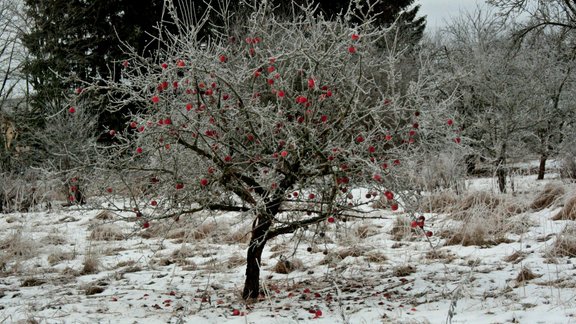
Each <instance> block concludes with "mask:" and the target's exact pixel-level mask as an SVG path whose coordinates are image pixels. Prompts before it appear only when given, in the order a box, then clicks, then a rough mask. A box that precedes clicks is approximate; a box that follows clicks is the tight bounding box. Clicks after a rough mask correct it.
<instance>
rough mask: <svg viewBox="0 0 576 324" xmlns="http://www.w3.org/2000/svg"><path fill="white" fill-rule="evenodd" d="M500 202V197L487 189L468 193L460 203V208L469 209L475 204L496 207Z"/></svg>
mask: <svg viewBox="0 0 576 324" xmlns="http://www.w3.org/2000/svg"><path fill="white" fill-rule="evenodd" d="M499 204H500V198H498V197H496V196H494V195H493V194H491V193H489V192H485V191H479V192H473V193H470V194H468V195H467V196H466V197H464V199H463V200H462V201H461V202H460V204H459V205H458V209H460V210H468V209H470V208H472V207H474V206H478V205H483V206H486V207H488V208H490V209H494V208H495V207H496V206H498V205H499Z"/></svg>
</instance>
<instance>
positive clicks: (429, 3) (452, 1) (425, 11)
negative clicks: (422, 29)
mask: <svg viewBox="0 0 576 324" xmlns="http://www.w3.org/2000/svg"><path fill="white" fill-rule="evenodd" d="M415 4H419V5H420V12H419V13H420V15H421V16H423V15H427V16H428V19H427V20H426V21H427V28H426V29H427V30H428V31H432V30H433V29H437V28H441V27H443V26H445V25H446V23H445V20H446V21H450V18H451V17H456V16H458V15H459V14H460V12H461V11H463V10H464V11H470V12H473V11H474V10H475V9H476V7H477V6H480V7H482V8H483V7H487V5H486V4H485V1H484V0H417V1H415Z"/></svg>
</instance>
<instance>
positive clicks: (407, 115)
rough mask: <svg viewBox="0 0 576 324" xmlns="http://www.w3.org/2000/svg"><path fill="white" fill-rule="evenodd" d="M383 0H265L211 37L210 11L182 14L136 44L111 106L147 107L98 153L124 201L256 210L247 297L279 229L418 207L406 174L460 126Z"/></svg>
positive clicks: (142, 207)
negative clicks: (384, 20)
mask: <svg viewBox="0 0 576 324" xmlns="http://www.w3.org/2000/svg"><path fill="white" fill-rule="evenodd" d="M354 3H355V2H354ZM375 3H376V1H367V2H363V6H362V7H360V8H359V9H360V11H358V10H356V11H355V12H356V13H357V14H358V15H359V16H360V17H358V18H361V21H362V23H360V24H357V25H354V26H350V25H349V24H348V23H347V21H348V19H347V18H349V17H348V15H349V14H346V13H345V14H343V15H342V16H341V17H338V19H336V20H334V21H327V20H325V19H324V18H322V17H321V16H319V17H318V16H315V15H314V8H313V7H312V6H304V7H297V8H298V10H297V11H296V12H295V13H294V15H293V16H291V17H290V18H285V17H283V18H276V17H275V16H274V15H273V14H270V12H271V11H270V8H267V6H266V2H264V3H263V4H260V5H254V6H251V5H250V4H246V6H247V7H249V8H250V11H251V14H250V15H249V19H248V20H246V21H244V22H243V23H242V24H239V23H236V24H231V25H230V26H236V28H235V29H233V30H220V32H219V33H214V34H215V35H216V36H214V37H213V38H210V39H209V40H207V41H206V40H200V38H199V37H197V33H198V31H199V30H200V29H201V28H202V24H203V23H204V22H205V20H202V19H200V21H198V22H196V23H195V24H186V23H184V22H183V21H181V20H178V19H174V20H175V21H177V22H178V24H177V27H178V28H176V30H177V32H176V33H170V32H164V33H163V34H162V36H161V37H160V38H161V41H162V42H163V43H164V45H165V46H163V48H164V49H162V50H161V52H160V53H159V56H158V59H157V60H151V59H148V58H144V57H142V56H140V55H139V54H138V53H136V52H133V51H127V53H126V60H125V61H122V62H121V63H122V66H123V70H122V78H121V80H120V81H117V82H114V81H109V82H107V83H106V85H105V86H106V87H107V88H108V89H109V90H110V92H109V93H111V94H112V96H111V97H112V100H114V105H113V106H111V107H110V109H120V108H121V107H122V106H123V105H126V104H135V105H138V106H140V107H141V109H140V111H141V112H140V113H137V114H134V115H131V116H130V120H131V121H130V122H129V123H128V124H127V125H126V128H125V129H121V130H119V129H110V130H109V133H110V134H111V135H113V136H114V137H115V143H114V144H113V145H110V146H106V147H102V148H101V150H102V151H103V152H102V153H103V155H102V156H103V160H102V162H101V165H100V166H99V167H101V168H102V169H101V170H104V171H102V174H104V173H106V172H108V173H109V174H113V175H114V178H115V179H120V180H121V181H118V183H121V184H123V185H125V186H126V188H127V190H124V192H130V193H131V199H130V204H129V206H128V207H125V206H122V207H120V206H119V208H128V209H130V210H133V211H134V212H136V214H137V216H139V217H141V220H142V222H141V224H142V225H143V226H144V227H149V226H153V222H152V221H153V220H154V218H160V217H165V218H167V217H174V218H176V219H181V218H182V217H186V216H188V215H193V214H194V213H197V212H200V211H215V212H218V211H238V212H243V213H244V214H250V215H252V217H253V223H252V230H251V239H250V244H249V247H248V251H247V267H246V281H245V285H244V290H243V293H242V296H243V298H244V299H252V298H255V297H258V296H259V274H260V264H261V256H262V251H263V249H264V247H265V244H266V242H268V241H269V240H271V239H273V238H275V237H277V236H278V235H283V234H289V233H294V232H295V231H298V230H300V229H303V228H306V227H308V226H311V225H315V224H319V223H333V222H338V221H340V220H341V219H342V218H344V217H357V218H362V217H375V215H374V214H370V213H367V211H366V210H367V209H366V208H367V206H369V205H370V204H372V203H374V202H376V201H378V202H379V203H380V205H381V206H382V207H384V208H386V209H388V210H389V211H398V212H400V211H402V210H404V211H405V212H408V213H409V212H413V211H414V209H413V208H414V207H412V204H411V202H412V201H413V200H412V198H413V195H414V192H415V191H416V190H415V189H416V188H413V187H412V184H411V183H409V182H408V181H407V179H409V176H410V175H413V174H414V173H417V172H418V165H420V164H422V163H425V161H424V159H423V158H422V157H423V156H424V154H425V153H427V154H429V153H430V152H435V151H436V150H440V149H442V148H445V147H446V146H450V145H454V146H456V145H459V142H460V139H459V137H458V135H457V134H455V133H454V130H455V129H456V125H455V124H454V125H453V124H452V120H451V119H450V122H447V121H448V120H449V118H450V116H449V115H448V113H447V110H448V109H449V108H450V104H451V101H450V100H442V101H441V100H438V99H437V98H439V95H438V93H437V92H438V90H437V89H438V82H441V80H438V79H437V78H436V77H435V74H434V73H433V72H432V71H431V69H429V68H428V67H427V66H428V65H427V64H425V63H426V61H427V59H426V57H425V56H424V55H420V56H418V55H415V56H414V57H418V58H419V59H416V60H414V62H415V64H419V65H421V68H420V74H419V75H417V76H416V77H415V78H413V79H411V80H406V79H405V78H406V77H405V76H404V75H402V74H401V73H399V71H401V69H400V68H399V66H398V62H400V61H401V59H402V57H403V55H405V53H404V52H403V49H402V48H396V47H395V46H394V42H395V38H396V35H395V34H394V33H392V32H390V30H391V29H387V28H383V27H378V26H375V24H373V21H374V20H373V17H374V16H373V15H374V14H375V12H373V11H372V10H371V9H373V7H372V6H373V5H374V4H375ZM168 9H170V6H169V7H168ZM362 13H365V14H362ZM211 14H218V13H214V12H212V13H211ZM222 17H225V18H227V19H229V18H231V16H230V15H227V14H226V13H225V12H224V13H222ZM173 30H174V29H173ZM400 84H402V85H405V86H400ZM95 87H96V86H95ZM85 90H86V91H91V90H92V89H91V88H90V87H88V88H86V89H85ZM119 98H120V99H119ZM104 157H105V158H104ZM408 162H410V163H408ZM143 183H144V184H143ZM142 187H144V188H143V189H142V190H138V189H137V188H142ZM360 188H361V189H360ZM113 190H114V192H121V189H118V190H117V189H114V188H107V191H109V192H112V191H113ZM360 193H361V194H360ZM151 196H156V197H169V198H170V199H169V202H166V200H164V202H163V203H162V204H158V203H157V201H154V202H151V201H150V198H149V197H151ZM150 208H165V209H166V210H167V212H166V213H165V214H163V215H162V216H151V215H149V214H147V212H146V210H149V209H150ZM382 213H383V212H379V213H376V217H381V216H382ZM155 215H157V214H155Z"/></svg>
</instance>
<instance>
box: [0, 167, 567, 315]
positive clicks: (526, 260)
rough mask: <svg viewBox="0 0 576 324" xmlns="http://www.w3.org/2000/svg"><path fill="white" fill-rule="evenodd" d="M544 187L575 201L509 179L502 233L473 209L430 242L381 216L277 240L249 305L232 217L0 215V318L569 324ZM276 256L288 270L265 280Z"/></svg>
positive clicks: (480, 184)
mask: <svg viewBox="0 0 576 324" xmlns="http://www.w3.org/2000/svg"><path fill="white" fill-rule="evenodd" d="M548 182H554V183H556V184H559V185H562V186H563V187H564V188H565V189H566V192H567V194H566V197H568V196H569V195H571V194H572V195H573V194H574V189H575V187H574V185H573V184H562V183H561V181H560V180H558V179H553V177H552V179H551V180H547V181H539V182H536V181H534V176H530V177H526V178H522V177H518V178H517V179H516V182H515V190H516V191H517V192H516V193H513V194H512V193H511V194H508V195H507V196H506V197H502V196H500V198H502V199H504V198H506V199H510V200H513V201H514V202H515V203H516V204H520V205H522V206H523V207H525V208H523V210H524V211H523V212H520V213H513V214H511V215H508V216H506V217H505V219H500V220H497V222H501V223H498V224H500V225H498V226H501V228H500V229H505V231H504V235H502V233H503V232H499V233H498V234H494V233H495V231H494V230H493V229H491V228H490V226H493V225H494V224H492V223H493V222H494V217H491V215H488V214H485V215H484V214H482V213H481V212H478V210H479V209H476V213H475V214H473V219H472V218H470V217H468V218H466V220H465V221H462V219H459V220H458V219H455V218H454V217H453V216H450V214H451V213H445V214H426V217H427V218H428V219H427V221H426V228H425V229H426V231H428V230H429V231H432V232H433V233H434V235H433V236H431V237H430V238H427V237H426V236H425V235H424V232H423V231H420V230H412V229H410V228H408V230H407V235H404V236H403V237H402V238H401V239H398V237H396V239H395V238H394V236H395V235H393V234H394V233H393V228H394V227H395V224H396V225H398V224H399V222H398V221H396V219H397V218H400V217H403V215H402V213H399V212H396V213H392V212H387V211H382V216H383V217H382V219H375V220H370V221H367V220H364V221H360V220H357V221H348V222H345V223H343V222H337V223H334V224H328V223H327V224H322V228H321V229H319V230H318V231H316V233H317V234H316V235H314V233H315V232H314V231H306V232H304V233H302V232H299V233H297V234H295V235H288V236H284V237H280V238H277V239H275V240H274V241H272V242H269V243H268V244H267V248H266V250H265V254H264V256H263V265H262V267H263V273H262V274H261V279H262V283H263V286H264V287H265V288H266V290H267V291H268V293H267V294H266V295H265V296H263V298H262V299H261V300H260V301H259V302H257V303H254V304H251V305H246V304H245V303H244V302H243V301H242V300H241V298H240V292H241V288H242V285H243V283H244V266H245V265H244V262H243V259H244V256H245V253H246V247H247V235H248V234H247V232H248V229H249V224H250V220H249V219H243V217H242V216H241V215H238V214H235V213H227V214H223V215H218V216H208V215H206V216H205V217H201V216H196V218H191V219H180V220H179V221H178V222H177V223H176V222H175V221H173V220H166V221H163V222H158V221H154V222H152V223H151V226H150V228H148V229H142V228H141V226H140V224H139V223H138V220H136V219H134V218H132V215H128V214H126V215H119V214H111V213H108V214H106V213H101V211H98V210H81V209H77V208H76V207H72V208H70V209H64V208H63V209H61V210H52V211H45V212H34V213H21V214H5V215H1V216H0V245H1V246H0V247H1V249H2V251H1V258H0V323H15V322H22V323H28V322H30V323H302V322H311V323H343V322H349V323H446V322H449V321H450V320H451V322H452V323H576V289H574V288H576V266H575V265H574V264H573V258H570V257H565V256H560V255H556V254H554V253H553V252H554V251H553V250H554V244H555V242H556V240H557V239H558V238H559V237H560V235H559V233H560V232H561V231H562V230H563V229H564V228H565V227H566V226H567V225H570V223H573V221H553V220H551V216H552V215H554V214H555V213H557V212H558V211H559V210H560V208H561V205H562V201H563V199H565V198H562V199H558V200H557V201H556V203H554V204H553V205H552V206H550V207H548V208H545V209H543V210H540V211H534V210H530V209H527V206H529V205H530V203H531V202H532V200H533V199H534V197H535V196H536V194H537V193H538V192H539V191H540V190H542V188H543V186H544V185H545V184H546V183H548ZM494 185H495V184H494V182H493V180H492V179H476V180H474V181H472V182H470V183H469V184H468V188H469V191H471V192H473V191H477V190H487V191H490V192H492V191H493V188H494V187H493V186H494ZM454 204H455V206H457V204H456V203H454ZM484 218H485V219H484ZM200 223H202V225H200ZM488 223H491V224H488ZM478 224H480V225H478ZM515 225H518V226H515ZM457 226H465V227H460V229H462V228H464V229H466V226H469V227H470V228H472V227H473V226H479V227H475V228H474V231H480V230H481V229H483V228H484V229H485V230H486V238H487V241H486V243H484V244H479V245H474V244H472V245H468V246H462V245H460V244H457V245H446V246H445V243H446V242H447V240H449V239H450V238H449V237H448V236H447V235H442V234H441V233H447V232H449V230H450V229H452V228H457ZM484 226H485V227H484ZM320 232H322V233H324V234H325V235H323V236H321V235H318V234H319V233H320ZM496 238H497V239H498V240H496ZM284 258H287V259H288V260H290V261H291V263H292V264H293V265H294V266H295V267H297V268H298V269H297V270H295V271H293V272H291V273H289V274H280V273H276V272H275V271H273V270H274V267H275V265H276V263H277V262H278V261H279V260H281V259H284ZM522 271H524V272H522ZM521 272H522V273H523V274H524V276H521V275H520V274H521ZM523 279H524V280H523Z"/></svg>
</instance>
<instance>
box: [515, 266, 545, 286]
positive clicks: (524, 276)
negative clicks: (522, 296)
mask: <svg viewBox="0 0 576 324" xmlns="http://www.w3.org/2000/svg"><path fill="white" fill-rule="evenodd" d="M540 277H542V275H537V274H535V273H534V272H532V270H530V269H529V268H528V267H522V269H520V273H518V276H516V282H517V283H522V282H526V281H530V280H532V279H536V278H540Z"/></svg>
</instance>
